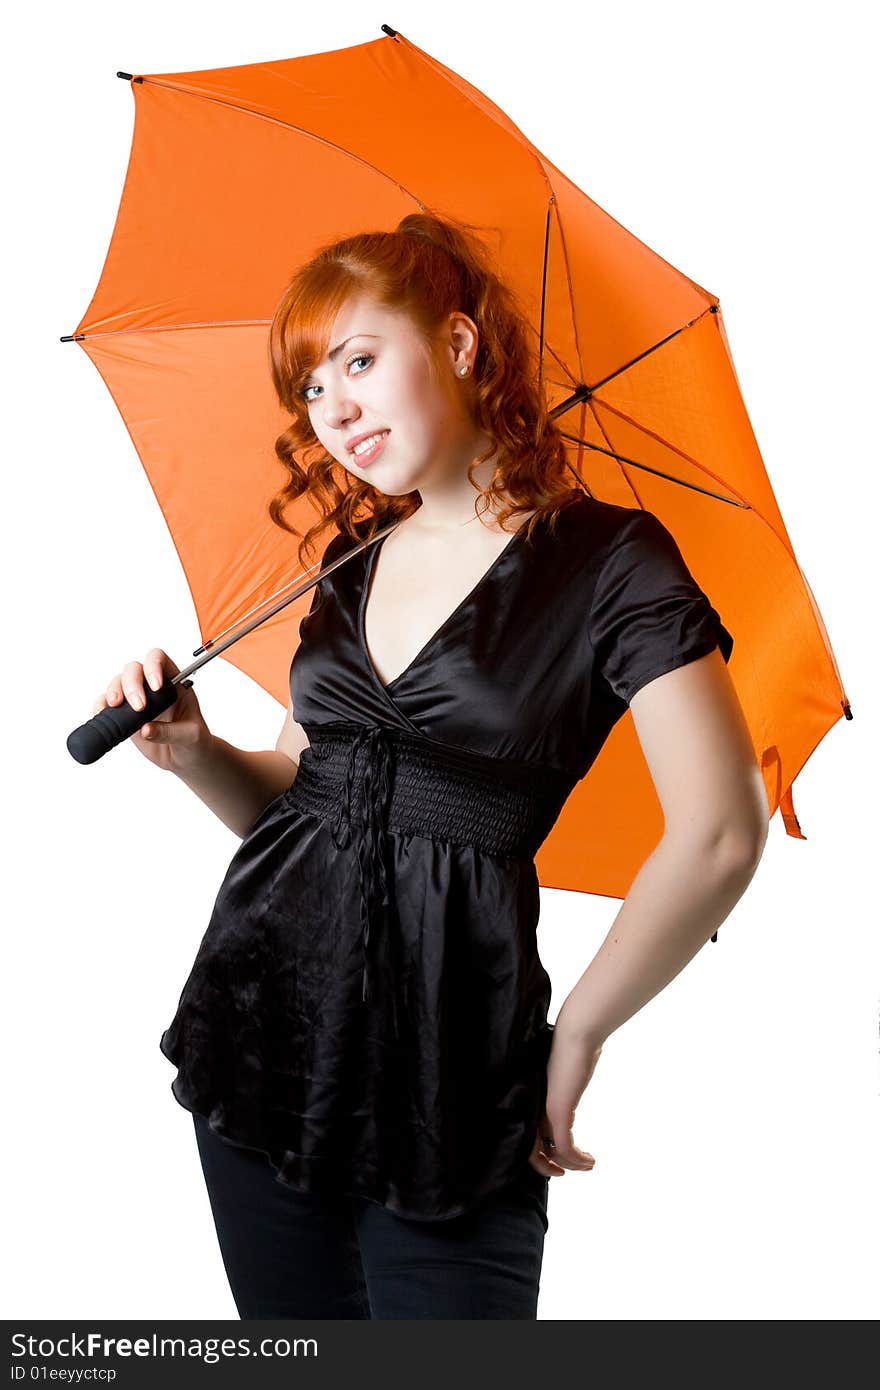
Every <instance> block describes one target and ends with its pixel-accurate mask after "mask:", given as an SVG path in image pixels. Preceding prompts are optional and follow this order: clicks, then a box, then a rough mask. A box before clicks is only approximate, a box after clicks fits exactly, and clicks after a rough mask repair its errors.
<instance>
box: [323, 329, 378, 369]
mask: <svg viewBox="0 0 880 1390" xmlns="http://www.w3.org/2000/svg"><path fill="white" fill-rule="evenodd" d="M378 336H379V334H378V333H352V335H351V337H350V338H346V339H345V340H344V341H343V342H341V343H339V344H338V345H337V346H336V347H335V348H334V349H333V351H332V352H328V354H327V356H328V357H329V358H330V361H331V362H332V361H333V359H334V357H338V356H339V354H340V352H341V351H342V349H343V348H344V347H345V344H346V343H350V342H351V341H352V340H353V339H354V338H378Z"/></svg>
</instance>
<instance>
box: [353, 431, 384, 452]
mask: <svg viewBox="0 0 880 1390" xmlns="http://www.w3.org/2000/svg"><path fill="white" fill-rule="evenodd" d="M388 432H389V431H387V430H367V432H366V433H365V434H356V435H355V437H354V439H350V440H349V441H348V443H347V444H346V446H345V447H346V449H347V450H348V452H349V453H350V454H351V453H353V452H354V450H355V449H356V448H357V446H358V445H359V444H363V442H364V440H365V439H372V437H373V435H374V434H387V433H388Z"/></svg>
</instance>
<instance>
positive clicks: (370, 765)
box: [332, 725, 398, 1037]
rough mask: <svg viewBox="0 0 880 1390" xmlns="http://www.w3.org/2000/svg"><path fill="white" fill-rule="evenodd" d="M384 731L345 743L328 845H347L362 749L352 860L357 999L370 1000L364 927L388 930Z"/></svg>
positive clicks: (375, 729) (375, 728)
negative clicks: (357, 894) (359, 941)
mask: <svg viewBox="0 0 880 1390" xmlns="http://www.w3.org/2000/svg"><path fill="white" fill-rule="evenodd" d="M389 734H390V731H389V730H388V729H384V728H382V727H381V726H380V725H364V726H363V727H362V728H360V729H359V730H358V732H357V733H356V734H355V736H354V738H353V739H352V742H351V747H350V749H349V753H348V759H347V763H346V770H345V780H344V783H343V787H342V795H341V796H340V798H339V806H338V808H337V811H336V816H335V818H334V820H333V824H332V833H333V841H334V843H335V845H336V846H337V848H338V849H346V848H347V847H348V846H349V845H350V844H351V842H352V837H353V826H352V814H351V800H352V797H351V793H352V785H353V782H354V774H355V765H356V762H357V755H358V751H359V749H361V748H364V749H366V758H365V761H364V772H363V783H362V787H361V798H360V815H359V817H358V821H357V827H356V829H357V839H356V848H357V859H358V873H359V875H360V885H361V932H362V937H363V947H364V969H363V983H362V987H361V999H362V1000H363V1001H364V1002H366V1001H367V1000H368V999H369V998H370V997H371V989H370V981H369V974H370V972H369V963H370V954H369V953H370V926H371V923H372V922H373V921H375V922H376V924H377V927H378V928H383V927H384V928H385V930H386V931H387V930H388V926H389V920H390V907H391V901H390V891H389V881H388V869H387V845H388V840H387V835H386V831H387V815H388V805H389V799H390V793H391V739H390V737H389ZM390 993H391V999H392V1006H393V1007H392V1013H393V1027H394V1034H395V1037H396V1036H397V1035H398V1022H397V997H396V996H397V991H396V989H394V988H393V987H392V988H391V991H390Z"/></svg>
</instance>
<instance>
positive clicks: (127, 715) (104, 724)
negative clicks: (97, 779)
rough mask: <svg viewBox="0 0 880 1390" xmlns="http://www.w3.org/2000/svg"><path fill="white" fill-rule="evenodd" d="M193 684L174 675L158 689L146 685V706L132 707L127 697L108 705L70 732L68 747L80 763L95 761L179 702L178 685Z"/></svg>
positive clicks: (165, 680) (166, 679)
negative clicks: (113, 704)
mask: <svg viewBox="0 0 880 1390" xmlns="http://www.w3.org/2000/svg"><path fill="white" fill-rule="evenodd" d="M191 685H192V681H188V680H178V681H174V680H173V679H171V677H166V678H165V679H164V680H163V682H162V684H161V686H160V687H159V689H158V690H151V689H150V688H149V686H146V685H145V686H144V695H145V696H146V700H147V703H146V707H145V708H144V709H132V707H131V705H130V704H129V703H128V701H127V700H126V701H125V703H124V704H122V705H119V706H118V707H113V708H111V706H110V705H108V706H107V708H106V709H102V710H99V711H98V713H97V714H94V715H92V718H91V719H87V720H86V722H85V724H80V726H79V728H78V729H74V731H73V733H72V734H68V736H67V751H68V752H69V753H70V755H71V757H74V758H76V761H77V762H78V763H96V762H97V761H98V759H99V758H103V756H104V754H105V753H109V752H110V749H111V748H115V747H116V746H117V744H120V743H124V742H125V740H126V739H127V738H130V737H131V735H132V734H134V733H137V731H138V729H140V728H142V727H143V726H144V724H148V723H149V721H150V720H151V719H155V717H156V715H157V714H161V713H162V711H163V710H166V709H169V708H170V706H171V705H173V704H176V702H177V692H178V689H180V688H183V687H184V686H187V687H189V686H191Z"/></svg>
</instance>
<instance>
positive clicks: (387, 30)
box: [382, 24, 397, 39]
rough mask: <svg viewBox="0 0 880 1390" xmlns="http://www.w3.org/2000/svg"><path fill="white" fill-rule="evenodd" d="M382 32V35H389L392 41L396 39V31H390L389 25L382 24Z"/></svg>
mask: <svg viewBox="0 0 880 1390" xmlns="http://www.w3.org/2000/svg"><path fill="white" fill-rule="evenodd" d="M382 32H383V33H384V34H389V35H390V36H391V38H392V39H396V38H397V30H396V29H392V28H391V25H390V24H383V25H382Z"/></svg>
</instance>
